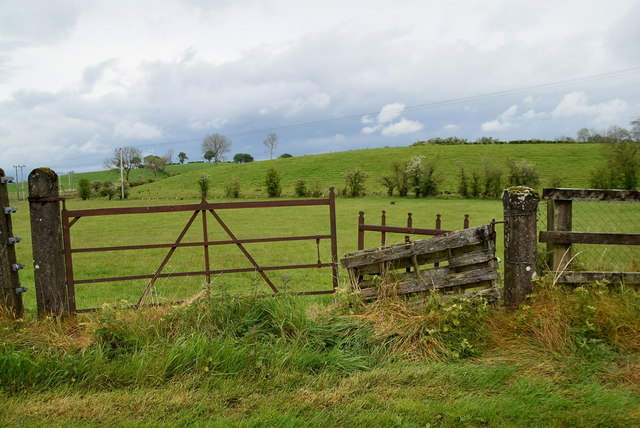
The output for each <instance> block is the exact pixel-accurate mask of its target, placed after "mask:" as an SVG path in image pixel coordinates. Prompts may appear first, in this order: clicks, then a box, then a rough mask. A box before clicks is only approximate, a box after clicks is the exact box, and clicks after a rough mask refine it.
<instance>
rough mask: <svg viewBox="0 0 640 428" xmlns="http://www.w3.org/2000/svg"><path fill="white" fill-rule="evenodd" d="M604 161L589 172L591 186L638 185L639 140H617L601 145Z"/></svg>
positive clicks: (617, 187) (627, 187)
mask: <svg viewBox="0 0 640 428" xmlns="http://www.w3.org/2000/svg"><path fill="white" fill-rule="evenodd" d="M603 157H604V158H605V162H604V164H603V165H602V166H600V167H599V168H597V169H596V170H595V171H593V172H592V173H591V186H592V187H594V188H599V189H627V190H634V189H636V188H637V187H638V184H639V177H640V142H633V141H618V142H616V143H608V144H604V146H603Z"/></svg>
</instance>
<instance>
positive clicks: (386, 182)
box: [378, 174, 396, 196]
mask: <svg viewBox="0 0 640 428" xmlns="http://www.w3.org/2000/svg"><path fill="white" fill-rule="evenodd" d="M378 181H379V182H380V184H382V186H383V187H385V188H386V189H387V196H393V189H395V188H396V180H395V178H394V177H392V176H389V175H386V174H383V175H381V176H380V178H379V179H378Z"/></svg>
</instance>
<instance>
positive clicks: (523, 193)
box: [502, 186, 540, 307]
mask: <svg viewBox="0 0 640 428" xmlns="http://www.w3.org/2000/svg"><path fill="white" fill-rule="evenodd" d="M539 201H540V198H539V197H538V194H537V193H536V192H535V191H534V190H533V189H531V188H529V187H521V186H517V187H510V188H508V189H506V190H505V191H504V192H503V193H502V205H503V208H504V219H505V225H504V299H505V303H506V304H507V306H512V307H513V306H517V305H519V304H521V303H522V302H523V301H524V300H525V298H526V297H527V296H528V295H529V294H530V293H531V290H532V288H533V280H534V279H535V277H536V255H537V254H536V253H537V252H536V247H537V242H538V241H537V236H536V235H537V224H536V221H537V212H538V202H539Z"/></svg>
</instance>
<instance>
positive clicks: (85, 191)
mask: <svg viewBox="0 0 640 428" xmlns="http://www.w3.org/2000/svg"><path fill="white" fill-rule="evenodd" d="M92 194H93V192H92V190H91V183H90V182H89V180H87V179H86V178H82V179H80V182H79V183H78V195H79V196H80V197H81V198H82V200H83V201H86V200H87V199H89V198H90V197H91V196H92Z"/></svg>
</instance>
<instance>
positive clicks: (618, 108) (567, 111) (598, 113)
mask: <svg viewBox="0 0 640 428" xmlns="http://www.w3.org/2000/svg"><path fill="white" fill-rule="evenodd" d="M628 108H629V105H628V104H627V102H626V101H624V100H621V99H619V98H616V99H613V100H610V101H607V102H601V103H594V104H590V103H589V98H588V97H587V95H586V94H585V93H584V92H578V91H574V92H571V93H568V94H566V95H565V96H564V97H563V98H562V101H560V103H559V104H558V105H557V106H556V108H554V109H553V111H552V112H551V116H553V118H566V117H572V116H594V117H595V120H596V121H599V122H605V121H610V120H612V119H615V118H616V117H617V116H618V115H619V114H620V113H624V112H626V111H627V110H628Z"/></svg>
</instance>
